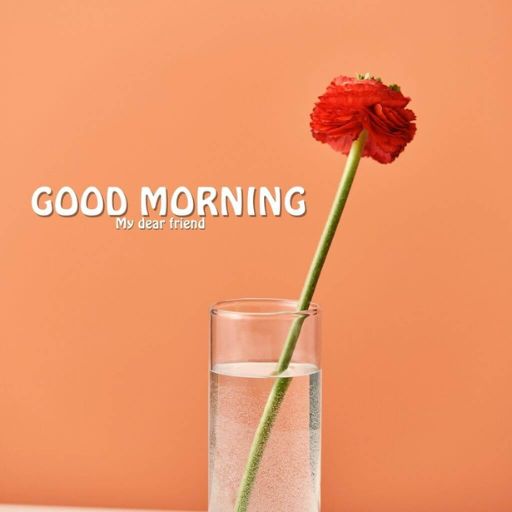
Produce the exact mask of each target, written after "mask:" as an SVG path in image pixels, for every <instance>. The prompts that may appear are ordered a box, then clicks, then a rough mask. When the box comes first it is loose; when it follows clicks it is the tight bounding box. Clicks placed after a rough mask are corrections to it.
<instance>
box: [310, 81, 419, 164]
mask: <svg viewBox="0 0 512 512" xmlns="http://www.w3.org/2000/svg"><path fill="white" fill-rule="evenodd" d="M409 101H410V98H406V97H405V96H404V95H403V94H402V93H401V92H400V88H399V87H398V86H396V85H391V86H389V87H388V86H386V85H384V84H383V83H382V82H381V81H380V79H375V78H373V77H370V76H369V75H368V74H367V75H365V76H364V77H362V76H361V75H358V77H357V78H351V77H348V76H339V77H338V78H335V79H334V80H333V81H332V82H331V83H330V85H329V87H327V91H325V93H324V94H323V95H322V96H320V98H319V101H318V103H316V105H315V108H314V109H313V112H312V114H311V132H312V134H313V137H314V138H315V139H316V140H319V141H320V142H326V143H327V144H329V145H330V146H331V147H332V148H333V149H335V150H336V151H341V153H343V154H345V155H347V154H348V152H349V150H350V146H351V144H352V141H354V140H355V139H357V137H358V136H359V134H360V133H361V130H363V129H365V130H366V131H367V132H368V139H367V141H366V144H365V147H364V150H363V155H362V156H370V157H372V158H374V159H375V160H377V161H378V162H381V163H383V164H387V163H389V162H392V161H393V160H394V159H395V158H396V157H397V156H398V155H399V154H400V153H401V152H402V151H403V149H404V148H405V146H406V144H407V143H408V142H411V140H412V138H413V137H414V133H415V132H416V125H415V124H414V123H413V122H412V121H414V120H415V119H416V116H415V115H414V112H413V111H412V110H410V109H408V108H405V107H406V106H407V104H408V103H409Z"/></svg>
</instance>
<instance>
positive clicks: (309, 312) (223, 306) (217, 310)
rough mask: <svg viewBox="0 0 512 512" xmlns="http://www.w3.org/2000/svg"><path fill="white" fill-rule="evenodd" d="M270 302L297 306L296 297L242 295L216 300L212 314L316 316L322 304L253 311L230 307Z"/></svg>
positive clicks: (243, 316) (232, 316)
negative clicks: (231, 307)
mask: <svg viewBox="0 0 512 512" xmlns="http://www.w3.org/2000/svg"><path fill="white" fill-rule="evenodd" d="M255 302H259V303H268V304H273V305H277V304H283V305H284V304H288V305H289V306H295V307H296V306H297V302H298V301H297V300H294V299H277V298H272V297H242V298H239V299H227V300H221V301H219V302H216V303H215V304H213V305H212V306H210V315H212V316H227V317H231V318H247V317H251V318H252V317H256V318H263V317H283V316H307V317H309V316H316V315H318V314H319V313H320V306H319V305H318V304H316V303H315V302H311V303H310V304H309V308H308V309H303V310H298V309H283V310H269V311H251V310H250V309H247V310H243V309H230V306H234V305H235V304H237V305H240V304H244V303H245V304H250V303H255Z"/></svg>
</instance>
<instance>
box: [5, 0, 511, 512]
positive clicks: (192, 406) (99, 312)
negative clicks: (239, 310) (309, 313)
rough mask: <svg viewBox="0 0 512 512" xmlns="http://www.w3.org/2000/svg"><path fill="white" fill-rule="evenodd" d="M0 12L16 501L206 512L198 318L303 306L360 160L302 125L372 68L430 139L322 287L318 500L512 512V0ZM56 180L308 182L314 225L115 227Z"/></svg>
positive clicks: (56, 5) (359, 210)
mask: <svg viewBox="0 0 512 512" xmlns="http://www.w3.org/2000/svg"><path fill="white" fill-rule="evenodd" d="M0 10H1V14H0V25H1V26H0V52H1V54H2V58H1V62H2V79H1V83H0V107H1V124H0V126H1V131H2V133H1V134H0V147H1V151H0V162H1V173H2V174H1V176H2V191H1V194H2V196H1V200H0V219H1V220H0V222H1V228H0V229H1V253H0V282H1V285H0V286H1V292H0V293H1V304H0V312H1V313H0V317H1V321H0V502H4V503H9V502H24V503H49V504H74V505H105V506H131V507H162V508H164V507H167V508H189V509H204V508H205V507H206V487H207V480H206V471H207V468H206V457H207V455H206V454H207V438H206V434H207V429H206V422H207V358H208V350H207V347H208V306H209V304H211V303H212V302H214V301H216V300H218V299H221V298H232V297H240V296H277V297H296V296H297V294H298V293H299V291H300V288H301V285H302V280H303V278H304V274H305V271H306V268H307V266H308V263H309V261H310V258H311V255H312V251H313V249H314V246H315V244H316V241H317V238H318V235H319V233H320V230H321V226H322V225H323V222H324V219H325V217H326V214H327V211H328V208H329V204H330V201H331V198H332V196H333V193H334V188H335V186H336V184H337V182H338V177H339V174H340V170H341V167H342V164H343V158H342V157H341V156H340V155H338V154H335V153H334V152H332V151H331V150H330V149H328V148H327V147H324V146H321V145H320V144H318V143H317V142H315V141H313V139H312V138H311V136H310V135H309V131H308V116H309V112H310V109H311V107H312V103H313V101H314V99H315V98H316V96H318V95H319V94H320V93H322V92H323V90H324V88H325V86H326V85H327V83H328V82H329V81H330V79H331V78H332V77H333V76H334V75H336V74H340V73H347V74H354V73H357V72H365V71H371V72H373V73H376V74H378V75H380V76H382V78H383V79H384V80H385V81H386V82H388V83H389V82H396V83H398V84H400V85H401V86H402V89H403V91H404V92H405V93H406V94H407V95H410V96H411V97H412V98H413V101H412V104H411V105H412V107H413V108H414V110H415V111H416V113H417V115H418V134H417V137H416V140H414V141H413V143H412V144H411V145H410V146H409V147H408V148H407V149H406V151H405V153H404V154H403V155H402V156H401V157H400V158H399V159H398V160H397V161H396V162H395V163H394V164H392V165H391V166H381V165H379V164H377V163H374V162H372V161H368V160H366V159H365V161H364V162H363V165H362V166H361V169H360V172H359V174H358V176H357V178H356V183H355V186H354V190H353V194H352V196H351V198H350V201H349V205H348V208H347V211H346V215H345V216H344V219H343V221H342V224H343V225H342V230H341V232H340V233H339V235H338V237H337V239H336V241H335V244H334V247H333V248H332V252H331V254H330V257H329V261H328V264H327V267H326V269H325V272H324V274H323V276H322V279H321V283H320V286H319V289H318V293H317V295H316V300H317V301H318V302H319V303H320V304H321V305H322V306H323V309H324V369H325V379H324V383H325V388H324V396H325V407H324V457H323V504H324V506H323V510H324V511H326V512H335V511H340V510H343V511H344V512H411V511H414V512H427V511H428V512H447V511H450V512H488V511H493V512H510V510H512V485H511V481H512V408H511V405H510V396H511V391H512V344H511V338H512V325H511V314H510V297H511V292H512V286H511V285H512V278H511V271H510V262H511V260H512V242H511V235H512V218H511V206H510V204H511V187H512V175H511V172H510V158H509V154H510V152H509V148H510V145H511V141H510V119H511V114H512V112H511V107H510V91H509V88H510V83H511V72H510V57H511V51H510V50H511V39H510V32H509V28H510V26H509V22H510V15H511V12H510V11H511V10H510V7H509V5H508V2H505V1H497V0H492V1H486V2H484V1H482V2H480V1H462V0H457V1H454V2H447V1H443V2H441V1H433V2H428V3H427V2H406V1H404V0H399V1H395V2H384V1H377V0H373V1H370V0H360V1H357V2H346V1H322V2H307V1H297V0H294V1H292V0H289V1H288V0H286V1H279V2H270V1H263V2H240V1H219V2H204V0H201V1H199V0H189V1H186V2H185V1H183V2H173V1H154V0H151V1H128V0H122V1H121V0H119V1H87V2H78V1H52V0H46V1H45V2H38V1H25V0H7V1H5V0H4V1H3V2H2V3H1V6H0ZM42 184H49V185H51V186H53V187H55V188H58V187H60V186H62V185H66V184H67V185H71V186H73V187H74V188H75V189H77V190H83V188H85V186H87V185H97V186H99V187H106V186H107V185H118V186H121V187H123V188H124V189H125V190H126V191H127V193H128V195H129V197H130V198H132V206H133V207H135V206H136V203H137V194H138V190H139V188H140V186H142V185H149V186H153V187H155V186H158V185H166V186H168V187H169V188H172V187H175V186H177V185H187V186H189V187H195V186H197V185H213V186H221V185H227V186H235V185H242V186H249V185H256V186H260V185H267V186H274V185H280V186H282V187H283V188H287V187H290V186H292V185H297V184H300V185H303V186H304V187H305V188H306V191H307V201H308V214H307V215H306V216H305V217H303V218H300V219H293V218H290V217H286V216H285V217H282V218H280V219H274V218H270V217H269V218H266V219H265V218H243V219H235V218H232V219H209V220H208V226H207V230H206V231H204V232H170V231H164V232H157V233H148V232H139V231H131V232H119V231H116V230H115V229H114V227H113V220H112V219H109V218H108V217H107V216H103V217H100V218H97V219H84V218H83V217H80V216H79V217H76V218H74V219H63V218H58V217H56V216H53V217H51V218H46V219H43V218H39V217H37V216H36V215H35V214H34V213H33V212H32V211H31V208H30V197H31V194H32V192H33V190H34V189H35V188H36V187H37V186H39V185H42ZM136 209H137V208H134V209H133V210H132V213H133V212H136Z"/></svg>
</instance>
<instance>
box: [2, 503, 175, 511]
mask: <svg viewBox="0 0 512 512" xmlns="http://www.w3.org/2000/svg"><path fill="white" fill-rule="evenodd" d="M0 512H185V511H179V510H167V511H163V510H160V511H158V510H155V509H152V510H148V509H133V508H86V507H47V506H44V507H43V506H36V505H1V504H0Z"/></svg>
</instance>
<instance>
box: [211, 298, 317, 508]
mask: <svg viewBox="0 0 512 512" xmlns="http://www.w3.org/2000/svg"><path fill="white" fill-rule="evenodd" d="M296 307H297V303H296V302H295V301H290V300H281V299H240V300H232V301H225V302H220V303H218V304H216V305H214V306H213V307H212V309H211V312H210V314H211V331H210V402H209V406H210V414H209V489H208V491H209V492H208V510H209V512H233V511H234V507H235V503H236V501H237V496H238V493H239V487H240V482H241V480H242V478H243V475H244V470H245V467H246V463H247V460H248V458H249V452H250V449H251V445H252V443H253V440H254V436H255V432H256V429H257V426H258V423H259V420H260V418H261V415H262V413H263V410H264V408H265V404H266V403H267V400H268V398H269V395H270V392H271V389H272V386H273V385H274V382H275V381H276V379H277V378H278V377H277V376H276V374H275V370H276V367H277V361H278V360H279V356H280V355H281V352H282V350H283V346H284V343H285V340H286V338H287V335H288V332H289V331H290V328H291V327H292V325H293V324H294V322H297V319H301V322H302V327H301V330H300V335H299V338H298V341H297V344H296V346H295V350H294V352H293V357H292V359H291V362H290V364H289V366H288V369H287V370H286V371H285V372H284V373H281V374H280V375H279V378H282V377H288V378H290V379H291V380H290V383H289V386H288V387H287V390H286V394H285V396H284V399H283V400H282V402H281V403H280V404H279V409H278V412H277V415H276V417H275V421H274V423H273V425H272V428H271V430H270V434H269V436H268V438H267V441H266V446H265V450H264V452H263V456H262V458H261V462H260V464H259V467H258V470H257V473H256V476H255V479H254V483H253V485H252V491H251V493H250V496H249V502H248V507H247V511H248V512H270V511H271V512H318V511H319V510H320V444H321V443H320V425H321V416H320V415H321V375H320V315H319V309H318V307H317V306H316V305H314V304H312V305H311V306H310V308H309V309H308V310H307V311H297V309H296Z"/></svg>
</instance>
